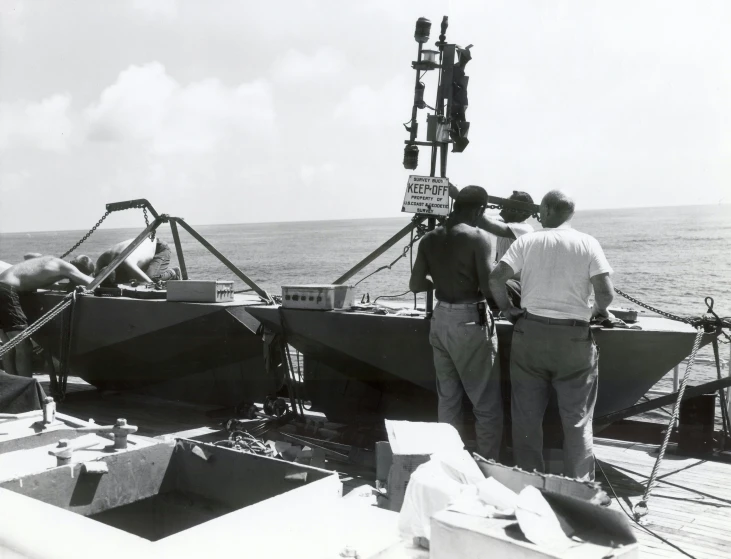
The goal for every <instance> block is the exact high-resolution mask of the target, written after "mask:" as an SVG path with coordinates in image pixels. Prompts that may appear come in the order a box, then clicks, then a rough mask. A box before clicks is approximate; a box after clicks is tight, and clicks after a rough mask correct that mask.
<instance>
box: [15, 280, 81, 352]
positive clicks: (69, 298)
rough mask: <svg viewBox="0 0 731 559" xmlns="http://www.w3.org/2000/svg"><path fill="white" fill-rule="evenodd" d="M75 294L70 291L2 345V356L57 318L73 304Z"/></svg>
mask: <svg viewBox="0 0 731 559" xmlns="http://www.w3.org/2000/svg"><path fill="white" fill-rule="evenodd" d="M74 296H75V293H69V294H68V295H66V296H65V297H64V298H63V300H62V301H61V302H60V303H58V304H57V305H56V306H55V307H53V308H52V309H51V310H50V311H48V312H47V313H46V314H44V315H43V316H42V317H41V318H39V319H38V320H36V321H35V322H34V323H33V324H32V325H31V326H29V327H28V328H26V329H25V330H23V332H22V333H20V334H18V335H17V336H15V337H14V338H13V339H12V340H10V341H9V342H8V343H6V344H3V345H2V346H0V357H2V356H3V355H5V354H6V353H7V352H8V351H10V350H11V349H13V348H15V347H16V346H17V345H19V344H20V343H21V342H23V341H24V340H27V339H28V338H30V337H31V336H32V335H33V334H35V333H36V332H37V331H38V330H40V329H41V328H42V327H43V326H45V325H46V324H48V323H49V322H50V321H51V320H53V319H54V318H56V316H58V315H59V314H61V313H62V312H63V311H64V310H65V309H66V307H68V306H69V305H71V303H72V302H73V298H74Z"/></svg>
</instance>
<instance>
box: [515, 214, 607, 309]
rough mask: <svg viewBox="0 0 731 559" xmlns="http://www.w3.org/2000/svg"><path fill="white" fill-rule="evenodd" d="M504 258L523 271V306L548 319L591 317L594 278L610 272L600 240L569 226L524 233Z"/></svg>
mask: <svg viewBox="0 0 731 559" xmlns="http://www.w3.org/2000/svg"><path fill="white" fill-rule="evenodd" d="M504 260H505V261H506V262H507V263H508V264H509V265H510V266H511V267H512V268H513V270H516V268H518V270H519V271H520V273H521V279H522V306H523V308H525V309H527V310H528V312H531V313H533V314H537V315H540V316H546V317H549V318H573V319H578V320H588V319H589V318H590V315H591V311H590V309H589V306H588V300H589V296H590V295H591V290H592V285H591V281H590V280H591V277H592V276H595V275H597V274H600V273H607V272H611V268H610V267H609V264H608V263H607V261H606V259H605V257H604V253H603V251H602V249H601V247H600V246H599V243H598V242H597V240H596V239H594V237H592V236H590V235H587V234H585V233H581V232H579V231H576V230H575V229H572V228H571V227H568V226H561V227H555V228H547V229H542V230H540V231H536V232H534V233H529V234H527V235H523V236H522V237H520V238H518V239H516V241H515V242H514V243H513V245H512V246H511V248H510V250H509V251H508V253H507V254H506V256H505V259H504Z"/></svg>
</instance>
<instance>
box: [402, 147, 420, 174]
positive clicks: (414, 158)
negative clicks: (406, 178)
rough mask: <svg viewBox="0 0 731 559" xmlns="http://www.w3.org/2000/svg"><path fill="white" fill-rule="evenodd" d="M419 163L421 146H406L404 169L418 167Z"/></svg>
mask: <svg viewBox="0 0 731 559" xmlns="http://www.w3.org/2000/svg"><path fill="white" fill-rule="evenodd" d="M418 165H419V148H418V147H417V146H414V145H407V146H406V147H405V148H404V169H412V170H413V169H416V167H417V166H418Z"/></svg>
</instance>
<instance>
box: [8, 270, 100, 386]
mask: <svg viewBox="0 0 731 559" xmlns="http://www.w3.org/2000/svg"><path fill="white" fill-rule="evenodd" d="M75 262H79V263H80V265H81V263H82V262H85V263H86V264H90V263H91V260H90V259H89V258H88V257H78V258H76V259H75ZM63 279H68V280H70V281H71V282H72V283H74V284H76V285H84V286H88V285H89V284H90V283H91V282H92V281H94V280H93V278H92V277H91V276H90V275H86V274H84V273H82V272H80V271H79V269H78V268H77V267H76V266H75V265H73V264H69V263H68V262H66V261H64V260H61V259H60V258H56V257H55V256H41V257H37V258H32V259H30V260H24V261H23V262H21V263H19V264H15V265H14V266H10V268H8V269H7V270H5V271H4V272H2V273H0V329H2V331H3V334H1V335H0V340H1V341H2V342H3V343H7V342H9V341H10V339H11V338H14V337H15V336H17V335H18V334H20V333H21V332H22V331H23V330H25V329H26V328H27V327H28V319H27V318H26V316H25V313H24V312H23V308H22V307H21V306H20V298H19V297H18V294H19V293H23V292H28V291H35V290H36V289H43V288H45V287H50V286H51V285H53V284H54V283H56V282H57V281H60V280H63ZM32 359H33V355H32V346H31V343H30V340H25V341H23V342H21V343H20V344H19V345H18V346H17V347H16V348H15V349H14V350H12V351H9V352H8V353H6V354H5V355H4V356H3V367H4V369H5V372H7V373H10V374H13V375H21V376H25V377H30V376H32V375H33V364H32Z"/></svg>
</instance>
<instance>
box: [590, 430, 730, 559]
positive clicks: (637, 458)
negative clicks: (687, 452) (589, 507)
mask: <svg viewBox="0 0 731 559" xmlns="http://www.w3.org/2000/svg"><path fill="white" fill-rule="evenodd" d="M657 450H658V447H657V446H655V445H646V444H637V443H631V442H624V441H615V440H610V439H596V441H595V447H594V451H595V454H596V457H597V459H598V460H599V463H600V466H601V468H602V469H603V470H604V472H605V473H606V476H607V478H608V480H609V481H610V482H611V485H612V487H613V488H614V491H615V492H616V493H617V496H618V497H619V499H620V500H621V505H622V506H623V507H624V509H625V510H626V511H627V512H630V511H631V509H632V506H633V505H634V504H635V503H637V501H639V500H640V499H641V497H642V495H643V493H644V491H645V487H646V485H647V481H648V479H649V477H650V473H651V472H652V468H653V466H654V464H655V460H656V458H657ZM597 479H598V480H599V481H602V482H603V483H604V485H605V488H606V491H607V493H608V494H609V495H610V496H612V491H611V489H610V488H609V486H608V484H607V483H606V482H604V480H603V479H602V476H601V471H599V469H597ZM658 479H659V480H660V481H659V483H658V484H657V486H656V487H655V489H654V491H653V493H652V495H651V497H650V499H649V503H648V508H649V513H648V515H647V516H646V517H645V522H644V523H643V524H644V526H646V527H647V528H649V529H650V530H652V531H653V532H655V533H656V534H658V535H660V536H662V537H663V538H665V539H667V540H668V541H670V542H672V543H673V544H675V545H677V546H678V547H680V548H682V549H683V550H685V551H686V552H687V553H688V554H689V555H691V556H692V557H697V558H698V559H701V558H709V559H711V558H712V559H716V558H720V557H731V529H730V528H731V484H729V480H730V479H731V464H729V463H722V462H712V461H708V460H702V459H698V458H689V457H687V456H680V455H678V454H674V453H673V447H672V446H671V447H670V448H669V449H668V452H667V453H666V454H665V458H664V460H663V462H662V465H661V467H660V470H659V472H658ZM611 506H612V508H614V509H616V510H620V504H619V503H618V502H617V501H616V500H613V501H612V505H611ZM633 528H634V531H635V533H636V535H637V539H638V541H639V542H640V544H641V548H642V556H643V557H687V555H684V554H683V553H681V552H679V551H677V550H676V549H674V548H672V547H670V546H669V545H667V544H665V543H663V542H661V541H660V540H658V539H657V538H656V537H654V536H652V535H650V534H649V533H647V532H646V531H644V530H642V529H641V528H639V527H637V526H636V525H634V524H633Z"/></svg>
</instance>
